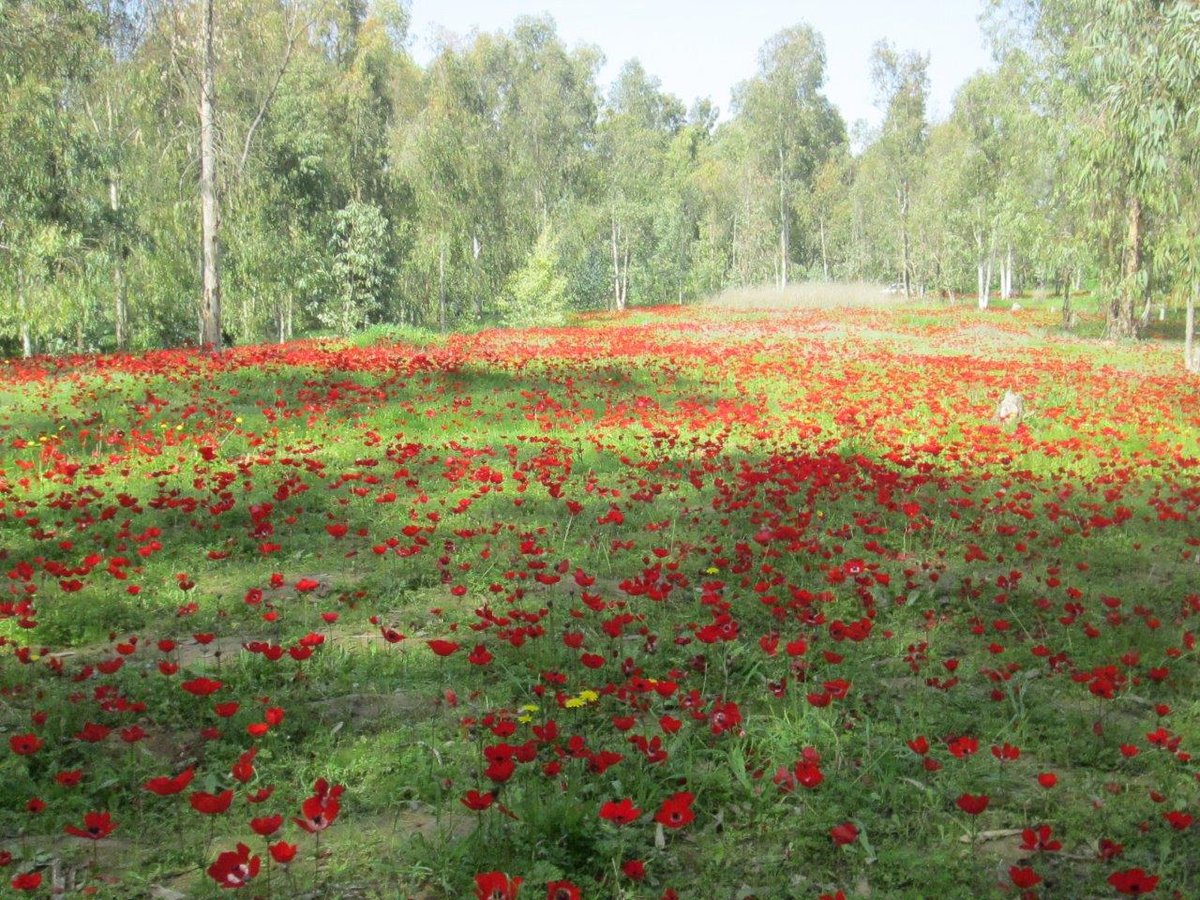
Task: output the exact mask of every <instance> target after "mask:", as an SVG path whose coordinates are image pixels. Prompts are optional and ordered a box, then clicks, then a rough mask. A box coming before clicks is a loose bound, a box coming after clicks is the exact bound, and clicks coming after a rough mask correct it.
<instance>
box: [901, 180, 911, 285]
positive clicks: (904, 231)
mask: <svg viewBox="0 0 1200 900" xmlns="http://www.w3.org/2000/svg"><path fill="white" fill-rule="evenodd" d="M900 252H901V260H900V266H901V270H902V271H901V273H900V274H901V280H902V281H903V282H904V298H905V299H906V300H910V299H912V263H911V260H910V256H911V253H912V248H911V247H910V246H909V238H908V185H907V184H902V185H901V186H900Z"/></svg>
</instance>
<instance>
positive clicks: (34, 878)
mask: <svg viewBox="0 0 1200 900" xmlns="http://www.w3.org/2000/svg"><path fill="white" fill-rule="evenodd" d="M12 886H13V890H14V891H36V890H37V889H38V888H40V887H41V886H42V873H41V872H22V873H21V874H20V875H18V876H16V877H15V878H13V880H12Z"/></svg>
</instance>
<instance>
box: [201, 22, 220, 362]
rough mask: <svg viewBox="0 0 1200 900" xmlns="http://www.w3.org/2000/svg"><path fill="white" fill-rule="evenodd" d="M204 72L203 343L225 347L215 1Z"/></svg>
mask: <svg viewBox="0 0 1200 900" xmlns="http://www.w3.org/2000/svg"><path fill="white" fill-rule="evenodd" d="M201 9H202V14H203V17H204V18H203V22H202V23H201V24H202V28H201V41H202V49H203V63H202V67H201V75H200V235H201V238H200V246H201V253H202V256H203V261H202V264H201V269H202V273H201V274H202V284H203V289H202V293H201V299H200V344H201V346H203V347H209V348H211V349H213V350H220V349H221V269H220V260H219V258H218V254H219V245H218V228H219V227H220V225H219V217H218V211H217V141H216V123H215V121H214V119H215V111H216V102H217V97H216V92H217V91H216V60H215V59H214V56H213V0H204V2H203V4H202V6H201Z"/></svg>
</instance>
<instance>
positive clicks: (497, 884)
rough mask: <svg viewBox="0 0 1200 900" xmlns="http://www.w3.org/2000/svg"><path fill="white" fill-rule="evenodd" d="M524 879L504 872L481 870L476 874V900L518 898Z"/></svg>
mask: <svg viewBox="0 0 1200 900" xmlns="http://www.w3.org/2000/svg"><path fill="white" fill-rule="evenodd" d="M524 880H525V879H523V878H521V877H519V876H513V877H511V878H510V877H509V876H508V875H505V874H504V873H503V872H481V873H480V874H478V875H476V876H475V900H517V892H518V891H519V890H520V889H521V882H522V881H524Z"/></svg>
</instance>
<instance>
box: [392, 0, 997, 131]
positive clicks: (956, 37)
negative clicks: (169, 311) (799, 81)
mask: <svg viewBox="0 0 1200 900" xmlns="http://www.w3.org/2000/svg"><path fill="white" fill-rule="evenodd" d="M981 9H982V0H791V2H786V0H742V2H720V0H437V2H435V0H412V15H413V27H412V35H413V39H414V40H413V46H412V50H413V53H414V54H415V56H416V58H417V59H418V61H420V62H422V63H424V62H427V61H428V60H429V59H430V58H431V56H432V50H433V46H434V40H435V37H436V36H437V35H438V34H439V33H441V32H442V31H443V30H445V31H449V32H451V33H453V34H457V35H466V34H468V33H469V32H470V31H472V30H473V29H478V30H480V31H497V30H508V29H509V28H510V27H511V26H512V23H513V21H514V20H515V19H516V18H517V17H518V16H521V15H533V14H539V13H549V14H550V15H551V16H553V18H554V20H555V23H556V24H557V26H558V33H559V35H560V37H562V39H563V41H564V42H565V43H566V44H567V46H569V47H573V46H575V45H577V44H581V43H587V44H594V45H596V46H598V47H599V48H600V49H601V50H602V51H603V53H604V55H605V58H606V63H605V66H604V68H603V69H602V70H601V73H600V83H601V87H602V88H604V89H607V87H608V85H609V83H611V82H612V81H613V80H614V79H615V78H616V75H617V73H618V71H619V70H620V68H621V65H622V64H623V63H624V62H625V61H626V60H628V59H631V58H633V57H637V58H638V59H640V60H641V61H642V65H643V66H644V67H645V68H646V70H647V71H648V72H649V73H650V74H651V75H654V76H657V77H658V78H659V79H660V80H661V81H662V85H663V88H664V89H665V90H667V91H669V92H670V93H673V94H675V95H677V96H678V97H680V99H682V100H683V101H684V103H685V104H690V103H691V101H692V100H694V99H695V98H697V97H710V98H711V99H712V100H713V101H714V102H715V103H716V104H717V106H718V107H720V109H721V114H722V116H723V117H724V116H727V115H728V113H729V106H730V92H731V90H732V88H733V86H734V85H735V84H737V83H738V82H739V81H743V80H745V79H747V78H749V77H751V76H752V75H753V74H754V72H755V69H756V67H757V57H758V50H759V48H760V47H761V46H762V45H763V43H765V42H766V40H767V39H768V38H769V37H771V35H773V34H775V33H776V32H778V31H780V30H781V29H783V28H787V27H789V26H791V25H795V24H797V23H799V22H805V23H808V24H810V25H812V26H813V27H814V28H816V30H817V31H818V32H820V33H821V35H822V36H823V37H824V38H825V49H826V56H827V63H828V64H827V72H828V79H827V83H826V94H827V95H828V97H829V98H830V99H831V100H832V101H833V102H834V103H835V104H836V105H837V106H838V108H839V109H840V110H841V112H842V115H843V117H844V118H845V119H846V122H847V124H848V125H853V123H854V122H855V121H856V120H858V119H865V120H867V121H868V122H869V123H871V124H877V123H878V122H879V120H880V118H881V116H880V113H879V111H878V110H877V109H876V108H875V105H874V101H875V96H874V90H873V88H872V86H871V73H870V54H871V47H872V45H873V44H874V43H875V41H877V40H878V39H880V38H885V37H886V38H888V39H889V40H891V41H892V43H893V44H895V45H896V46H897V47H898V48H899V49H901V50H910V49H911V50H919V51H921V52H929V53H930V54H931V56H932V60H931V64H930V87H931V95H932V96H931V105H930V114H931V116H932V117H934V118H944V117H945V116H946V115H947V114H948V113H949V111H950V103H951V99H952V97H953V96H954V91H955V89H956V88H957V87H958V86H959V85H960V84H962V83H963V82H964V81H965V80H966V79H967V78H969V77H970V76H971V75H973V74H974V73H975V72H977V71H978V70H980V69H981V68H987V67H990V65H991V56H990V54H989V53H988V52H987V51H986V49H985V44H984V40H983V36H982V32H981V30H980V27H979V24H978V16H979V13H980V11H981Z"/></svg>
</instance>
